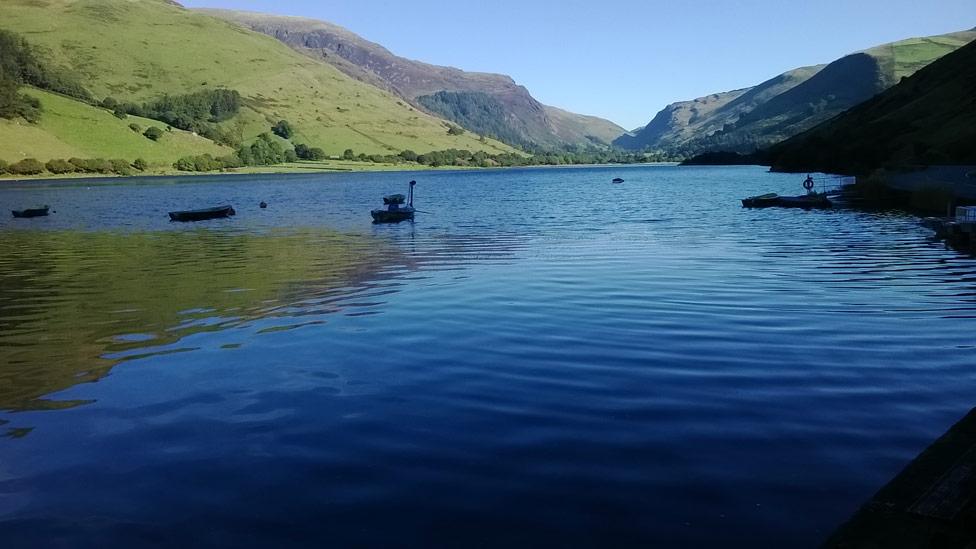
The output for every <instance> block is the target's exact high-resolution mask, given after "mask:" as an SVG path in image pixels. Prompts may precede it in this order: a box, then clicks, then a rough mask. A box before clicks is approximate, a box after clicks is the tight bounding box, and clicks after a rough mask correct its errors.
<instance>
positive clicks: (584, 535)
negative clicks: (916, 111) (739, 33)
mask: <svg viewBox="0 0 976 549" xmlns="http://www.w3.org/2000/svg"><path fill="white" fill-rule="evenodd" d="M624 169H626V168H595V169H574V170H566V169H552V170H504V171H489V172H480V171H472V172H465V173H431V174H424V175H423V177H418V176H417V175H415V174H406V175H405V174H338V175H329V176H320V175H312V176H302V177H297V176H296V177H283V178H277V177H276V178H267V177H244V178H236V177H235V178H213V179H204V180H200V179H194V180H182V179H178V178H177V179H160V180H153V181H147V182H126V183H125V184H118V183H117V182H115V183H111V184H107V185H103V184H94V183H90V182H81V183H58V184H45V185H40V186H31V185H20V186H10V187H4V188H3V189H0V207H2V208H4V209H7V206H13V205H22V204H31V203H48V204H52V205H56V207H57V211H58V214H56V215H53V216H51V217H49V218H43V219H38V220H34V221H30V222H27V223H22V222H19V221H14V220H12V219H9V218H4V217H2V216H0V433H3V434H6V435H7V436H6V437H5V438H0V539H2V540H3V542H4V543H5V547H6V546H11V547H21V546H23V547H36V546H49V545H55V546H70V547H77V546H91V547H106V546H146V545H155V546H179V545H214V546H217V545H219V546H239V547H240V546H264V547H267V546H280V545H283V544H284V545H334V546H339V547H347V546H400V545H421V544H423V545H427V546H452V547H455V546H467V545H486V546H495V545H524V546H542V545H559V546H663V547H675V546H683V547H698V546H707V545H713V544H717V543H721V544H722V545H723V546H733V547H735V546H738V547H756V546H767V547H802V546H815V545H816V544H817V542H818V541H819V540H821V539H823V538H824V537H825V536H826V535H827V533H828V532H829V530H830V529H831V528H832V527H833V526H834V525H836V524H837V523H838V522H839V521H841V520H843V519H844V518H845V517H846V516H847V515H849V514H850V513H851V512H852V511H853V510H854V509H856V507H857V506H858V505H859V504H860V503H861V502H862V501H863V500H864V499H865V498H866V497H867V496H869V495H870V494H871V493H873V492H874V491H875V490H876V489H877V488H878V487H879V486H880V485H881V484H882V483H883V482H885V481H886V480H887V479H888V478H890V477H891V476H892V475H893V474H894V473H896V472H897V471H898V470H899V469H900V468H901V467H902V466H903V465H904V464H905V463H906V462H907V461H908V460H909V459H911V458H912V457H913V456H914V455H915V454H917V453H918V452H919V451H920V450H921V449H922V448H924V447H925V446H926V445H927V444H928V443H929V442H930V441H931V440H932V439H933V438H934V437H935V436H937V435H939V434H941V433H942V432H943V431H944V430H945V429H946V428H947V427H948V426H949V425H950V424H951V423H952V422H953V421H954V420H955V419H957V418H958V417H960V416H961V415H962V414H963V413H964V412H966V411H967V410H968V409H970V408H971V407H972V406H973V395H974V394H976V369H974V368H973V364H976V345H974V340H973V335H972V334H973V328H974V327H976V325H974V322H976V261H973V260H972V259H971V258H969V257H965V256H961V255H959V254H956V253H954V252H952V251H949V250H946V249H945V248H944V246H942V245H941V244H940V243H938V242H934V241H932V240H931V239H930V238H929V235H928V233H927V232H926V231H925V230H924V229H921V228H920V227H919V226H918V222H917V220H916V219H914V218H912V217H910V216H907V215H904V214H899V213H895V212H858V211H852V210H844V209H838V210H835V211H812V212H803V211H796V210H774V209H769V210H746V209H743V208H741V207H740V206H739V202H738V200H739V198H741V197H743V196H752V195H758V194H762V193H764V192H778V193H781V194H796V193H797V192H799V191H798V190H797V188H798V186H799V181H797V180H795V178H792V177H791V176H787V175H782V174H769V173H765V172H764V171H762V170H759V169H755V168H748V167H744V168H707V167H705V168H675V167H646V168H644V167H642V168H630V169H627V173H626V174H621V171H622V170H624ZM620 175H623V176H624V179H626V183H625V184H622V185H612V184H610V183H609V181H610V180H611V179H612V178H613V177H616V176H620ZM409 179H418V180H419V181H420V185H418V187H417V200H418V207H419V208H421V209H422V210H424V211H425V212H430V213H424V214H423V215H418V218H417V222H416V223H413V224H401V225H395V226H374V225H372V224H371V219H370V218H369V216H368V212H369V210H370V209H371V208H374V207H376V201H377V200H378V198H379V197H381V196H383V195H384V194H388V193H389V192H390V191H391V190H397V189H401V188H402V185H403V184H404V183H405V182H406V181H408V180H409ZM262 200H264V201H267V202H268V203H269V208H268V209H266V210H262V209H259V208H258V203H259V202H260V201H262ZM217 203H232V204H234V206H235V208H236V209H237V211H238V215H237V216H236V217H235V218H234V219H232V220H218V221H213V222H204V223H201V224H194V225H184V224H172V223H169V222H168V221H167V220H166V215H165V212H166V211H167V210H170V209H180V208H186V207H188V206H191V205H197V204H217ZM134 204H135V205H139V208H133V207H132V205H134ZM94 381H97V383H91V382H94ZM120 487H124V489H123V488H120Z"/></svg>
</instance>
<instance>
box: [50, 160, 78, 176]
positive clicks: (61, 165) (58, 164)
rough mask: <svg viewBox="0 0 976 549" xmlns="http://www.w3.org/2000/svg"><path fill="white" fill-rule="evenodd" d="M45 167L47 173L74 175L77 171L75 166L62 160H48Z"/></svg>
mask: <svg viewBox="0 0 976 549" xmlns="http://www.w3.org/2000/svg"><path fill="white" fill-rule="evenodd" d="M44 167H46V168H47V171H49V172H51V173H55V174H62V173H72V172H74V171H75V170H76V168H75V167H74V165H73V164H71V163H70V162H68V161H67V160H64V159H61V158H56V159H53V160H48V162H47V164H45V165H44Z"/></svg>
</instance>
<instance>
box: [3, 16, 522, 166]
mask: <svg viewBox="0 0 976 549" xmlns="http://www.w3.org/2000/svg"><path fill="white" fill-rule="evenodd" d="M3 10H4V14H3V17H2V18H0V28H5V29H9V30H12V31H15V32H18V33H20V34H21V35H22V36H24V37H25V38H26V39H27V40H28V41H29V42H31V43H32V44H35V45H39V46H41V47H42V48H43V51H44V54H45V57H47V58H49V59H51V60H53V61H54V62H55V63H56V64H58V65H61V66H63V67H67V68H70V69H72V70H73V71H74V72H76V73H77V74H78V76H79V77H80V79H81V80H82V83H83V84H84V85H85V86H86V87H88V88H89V90H90V91H91V92H92V93H93V94H94V95H95V96H96V97H98V98H103V97H106V96H112V97H114V98H115V99H117V100H119V101H134V102H139V101H145V100H147V99H151V98H155V97H159V96H162V95H163V94H167V93H168V94H181V93H188V92H192V91H197V90H201V89H208V88H216V87H227V88H232V89H236V90H238V91H239V92H241V94H242V95H243V96H244V98H245V104H246V107H245V108H244V109H243V110H242V112H241V114H240V115H239V118H238V119H237V120H232V121H230V122H227V123H225V125H227V126H230V127H232V128H234V129H235V131H241V130H242V133H243V136H244V137H245V139H252V138H254V137H255V136H256V135H258V134H259V133H262V132H266V131H268V130H269V129H270V126H271V124H272V123H273V122H275V121H277V120H278V119H286V120H288V121H290V122H291V123H292V125H293V126H295V129H296V130H297V136H296V139H295V140H294V141H296V142H305V143H307V144H309V145H310V146H317V147H322V148H324V149H325V150H326V152H327V153H328V154H341V153H342V151H343V150H345V149H347V148H351V149H353V150H354V151H355V152H356V153H360V152H364V153H367V154H389V153H391V152H395V151H399V150H403V149H412V150H415V151H416V152H420V153H423V152H428V151H431V150H440V149H448V148H461V149H469V150H485V151H487V152H490V153H498V152H508V151H511V150H512V149H511V148H510V147H508V146H506V145H503V144H501V143H498V142H495V141H492V140H487V141H486V142H484V143H483V142H481V141H479V136H477V135H474V134H471V133H466V134H464V135H461V136H451V135H448V134H447V129H448V128H447V126H446V124H445V123H444V122H443V121H442V120H440V119H437V118H435V117H432V116H430V115H427V114H425V113H422V112H419V111H416V110H415V109H413V108H412V107H410V106H409V105H407V104H405V103H404V102H402V101H400V100H398V99H397V98H396V97H394V96H393V95H391V94H389V93H387V92H384V91H381V90H379V89H377V88H374V87H372V86H368V85H366V84H363V83H361V82H358V81H356V80H353V79H352V78H350V77H348V76H346V75H345V74H343V73H341V72H339V71H338V70H337V69H335V68H333V67H332V66H330V65H327V64H325V63H321V62H318V61H315V60H312V59H309V58H307V57H305V56H303V55H301V54H299V53H297V52H295V51H293V50H291V49H290V48H288V47H287V46H285V45H284V44H282V43H280V42H278V41H277V40H275V39H273V38H271V37H268V36H264V35H261V34H258V33H255V32H251V31H248V30H244V29H242V28H240V27H237V26H234V25H233V24H231V23H227V22H224V21H221V20H218V19H215V18H212V17H209V16H205V15H201V14H197V13H193V12H191V11H188V10H185V9H182V8H180V7H177V6H175V5H173V4H170V3H169V2H166V1H165V0H144V1H140V2H127V1H124V0H4V6H3ZM55 137H57V138H58V139H61V138H62V136H60V135H56V136H55Z"/></svg>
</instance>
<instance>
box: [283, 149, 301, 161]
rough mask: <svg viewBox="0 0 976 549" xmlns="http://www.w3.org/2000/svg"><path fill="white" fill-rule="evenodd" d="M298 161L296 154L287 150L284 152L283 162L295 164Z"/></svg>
mask: <svg viewBox="0 0 976 549" xmlns="http://www.w3.org/2000/svg"><path fill="white" fill-rule="evenodd" d="M296 160H298V154H296V153H295V151H293V150H291V149H288V150H287V151H285V162H295V161H296Z"/></svg>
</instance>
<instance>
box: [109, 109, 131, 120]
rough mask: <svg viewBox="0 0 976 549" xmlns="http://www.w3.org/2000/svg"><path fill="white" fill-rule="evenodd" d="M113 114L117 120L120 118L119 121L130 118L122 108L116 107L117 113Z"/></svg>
mask: <svg viewBox="0 0 976 549" xmlns="http://www.w3.org/2000/svg"><path fill="white" fill-rule="evenodd" d="M112 114H114V115H115V118H118V119H119V120H125V119H126V118H128V117H129V115H128V114H126V112H125V109H123V108H122V107H116V108H115V112H113V113H112Z"/></svg>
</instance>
